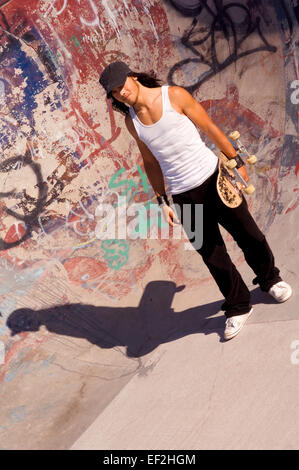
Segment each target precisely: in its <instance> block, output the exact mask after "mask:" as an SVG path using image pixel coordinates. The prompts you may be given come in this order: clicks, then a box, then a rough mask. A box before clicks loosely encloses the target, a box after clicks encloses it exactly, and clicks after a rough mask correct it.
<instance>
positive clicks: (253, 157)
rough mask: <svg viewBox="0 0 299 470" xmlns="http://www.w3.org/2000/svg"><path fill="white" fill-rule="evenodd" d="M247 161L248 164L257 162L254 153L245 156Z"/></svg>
mask: <svg viewBox="0 0 299 470" xmlns="http://www.w3.org/2000/svg"><path fill="white" fill-rule="evenodd" d="M246 161H247V163H249V165H254V163H256V162H257V158H256V156H255V155H250V157H248V158H247V160H246Z"/></svg>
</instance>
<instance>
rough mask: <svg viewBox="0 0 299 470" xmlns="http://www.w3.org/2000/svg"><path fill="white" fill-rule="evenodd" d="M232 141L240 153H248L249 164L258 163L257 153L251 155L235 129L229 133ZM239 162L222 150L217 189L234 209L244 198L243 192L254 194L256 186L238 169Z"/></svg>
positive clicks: (227, 204)
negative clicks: (247, 180)
mask: <svg viewBox="0 0 299 470" xmlns="http://www.w3.org/2000/svg"><path fill="white" fill-rule="evenodd" d="M229 138H230V139H231V141H233V142H234V143H235V145H234V146H235V147H237V148H236V150H237V152H238V154H239V155H240V156H241V155H246V157H247V158H246V161H247V163H248V164H249V165H253V164H254V163H256V161H257V158H256V156H255V155H250V154H249V153H248V152H247V149H246V148H245V147H244V145H243V144H242V142H241V141H240V133H239V132H238V131H233V132H231V133H230V134H229ZM236 166H237V162H236V160H235V159H233V158H232V159H229V158H227V157H226V156H225V155H224V153H222V152H220V155H219V163H218V169H219V172H218V177H217V191H218V194H219V197H220V199H221V200H222V202H223V203H224V204H225V205H226V206H228V207H231V208H232V209H233V208H235V207H238V206H239V205H240V204H241V202H242V200H243V192H245V193H246V194H252V193H253V192H254V191H255V187H254V186H253V185H252V184H248V183H247V182H246V181H245V180H244V178H243V177H242V175H241V174H240V173H239V171H238V170H237V169H236Z"/></svg>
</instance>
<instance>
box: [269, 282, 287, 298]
mask: <svg viewBox="0 0 299 470" xmlns="http://www.w3.org/2000/svg"><path fill="white" fill-rule="evenodd" d="M268 294H270V295H272V297H274V299H275V300H276V301H277V302H285V301H286V300H288V299H289V298H290V297H291V295H292V288H291V286H290V285H289V284H288V283H287V282H284V281H279V282H277V283H276V284H274V285H273V286H272V287H271V288H270V289H269V290H268Z"/></svg>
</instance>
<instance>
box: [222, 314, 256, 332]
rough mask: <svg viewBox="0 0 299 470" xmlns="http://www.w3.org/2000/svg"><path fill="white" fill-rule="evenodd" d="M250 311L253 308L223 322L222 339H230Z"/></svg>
mask: <svg viewBox="0 0 299 470" xmlns="http://www.w3.org/2000/svg"><path fill="white" fill-rule="evenodd" d="M252 311H253V308H252V309H251V310H250V311H249V312H248V313H243V315H236V316H234V317H230V318H228V319H227V320H226V322H225V330H224V339H226V340H228V339H231V338H233V337H234V336H236V335H237V334H238V333H240V331H241V330H242V328H243V326H244V325H245V323H246V321H247V320H248V318H249V317H250V315H251V313H252Z"/></svg>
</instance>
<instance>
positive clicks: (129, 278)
mask: <svg viewBox="0 0 299 470" xmlns="http://www.w3.org/2000/svg"><path fill="white" fill-rule="evenodd" d="M298 17H299V6H298V2H297V1H296V0H289V1H287V0H274V1H272V2H266V1H258V0H253V1H252V0H237V1H236V2H230V1H226V0H223V1H222V0H221V1H216V0H215V1H214V0H189V1H188V0H182V1H179V0H173V1H169V0H162V1H158V0H120V1H117V0H109V1H102V0H80V1H79V0H74V1H73V0H72V1H71V0H30V1H29V0H23V1H22V2H18V1H17V0H6V1H5V0H0V57H1V74H0V100H1V120H0V126H1V149H2V152H1V162H0V181H1V200H0V248H1V249H0V396H1V403H2V406H1V410H0V449H2V450H6V449H10V450H54V449H57V450H66V449H70V450H77V449H191V450H192V449H296V448H297V449H298V431H299V430H298V423H299V405H298V387H299V320H298V313H299V312H298V301H299V299H298V274H297V265H298V254H297V251H296V244H297V242H298V215H299V214H298V202H299V185H298V172H299V163H298V158H297V156H298V104H299V70H298V48H297V47H298V46H297V45H298ZM115 60H121V61H124V62H126V63H127V64H128V65H129V66H130V68H131V69H132V70H133V71H135V72H148V73H149V72H154V73H155V74H156V76H157V77H158V78H159V79H160V80H161V81H162V83H163V84H165V85H169V86H175V85H176V86H181V87H184V88H185V89H186V90H187V91H189V92H190V93H191V94H192V95H193V97H194V98H195V99H197V100H198V101H199V102H200V103H201V105H202V106H203V107H204V109H205V110H206V111H207V113H208V114H209V116H210V117H211V119H213V121H214V122H215V123H216V125H217V126H219V128H220V129H221V130H222V131H223V132H224V133H225V134H226V135H229V133H230V132H232V131H235V130H237V131H239V132H240V135H241V137H240V139H241V140H242V143H243V144H244V145H245V146H246V148H247V149H248V151H249V152H250V154H255V155H256V156H257V162H256V163H255V165H252V166H250V167H248V174H249V177H250V183H252V184H253V185H254V187H255V192H254V193H253V194H252V195H248V196H246V200H247V203H248V206H249V209H250V211H251V213H252V214H253V216H254V218H255V220H256V221H257V223H258V225H259V227H260V229H261V230H262V231H263V233H264V234H265V235H266V237H267V240H268V242H269V244H270V246H271V248H272V250H273V252H274V255H275V261H276V264H277V266H278V268H279V269H280V272H281V276H282V278H283V279H284V280H285V281H287V282H289V283H290V284H291V286H292V288H293V295H292V297H291V298H290V300H288V302H286V303H284V304H277V303H275V301H274V300H273V299H271V298H269V296H268V295H267V294H266V293H264V292H261V291H260V289H259V288H258V286H256V285H253V283H252V280H253V278H254V277H255V276H254V273H253V272H252V271H251V270H250V268H249V267H248V266H247V264H246V262H245V259H244V255H243V253H242V252H241V250H240V249H239V247H238V246H237V245H236V243H235V242H234V240H233V239H232V238H231V236H230V235H229V234H228V233H227V232H225V231H223V237H224V240H225V243H226V245H227V248H228V251H229V254H230V256H231V258H232V259H233V262H234V264H235V265H236V266H237V268H238V269H239V271H240V272H241V274H242V276H243V279H244V281H245V282H246V284H247V285H248V287H249V289H250V291H251V293H252V303H253V306H254V312H253V314H252V315H251V317H250V319H249V320H248V323H247V324H246V326H245V327H244V329H243V330H242V332H241V333H240V334H239V335H238V337H236V338H235V339H233V340H231V341H229V342H224V341H223V329H224V324H225V317H224V315H223V311H221V305H222V303H223V298H222V296H221V293H220V292H219V291H218V288H217V286H216V285H215V282H214V280H213V279H212V277H211V275H210V273H209V271H208V270H207V268H206V266H205V265H204V264H203V262H202V260H201V257H200V256H199V255H198V254H197V253H196V251H195V250H193V249H190V244H189V245H188V242H187V240H186V239H184V238H183V235H182V233H181V234H180V236H175V235H174V233H173V232H172V231H171V230H170V231H167V230H166V229H167V225H166V224H165V222H164V221H163V219H161V218H159V214H158V211H157V203H156V198H155V194H154V191H153V189H152V187H151V185H150V183H149V181H148V178H147V175H146V172H145V169H144V164H143V160H142V157H141V155H140V152H139V150H138V147H137V145H136V143H135V142H134V140H133V138H132V137H131V135H130V134H129V133H128V131H127V130H126V127H125V125H124V116H123V115H122V114H120V113H118V112H116V111H115V110H114V109H113V108H112V106H111V102H110V100H108V99H107V98H106V94H105V91H104V89H103V88H102V87H101V86H100V84H99V76H100V74H101V72H102V71H103V70H104V68H105V67H106V66H107V65H108V64H109V63H110V62H112V61H115ZM202 138H203V140H204V141H205V143H206V144H207V145H208V146H209V148H211V149H212V150H213V151H214V152H215V153H216V154H217V152H218V150H217V149H216V148H215V146H214V145H213V144H212V142H210V141H209V140H208V139H207V138H206V137H205V136H204V135H202ZM137 207H139V208H140V211H139V212H138V211H137V209H136V208H137ZM155 208H156V209H155ZM130 209H131V210H130ZM134 211H135V212H134ZM121 224H122V228H123V227H124V226H125V227H127V228H128V229H130V231H129V230H128V231H127V232H126V233H125V234H123V233H122V236H119V232H117V231H116V230H115V227H116V226H120V225H121ZM163 230H164V232H163Z"/></svg>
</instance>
